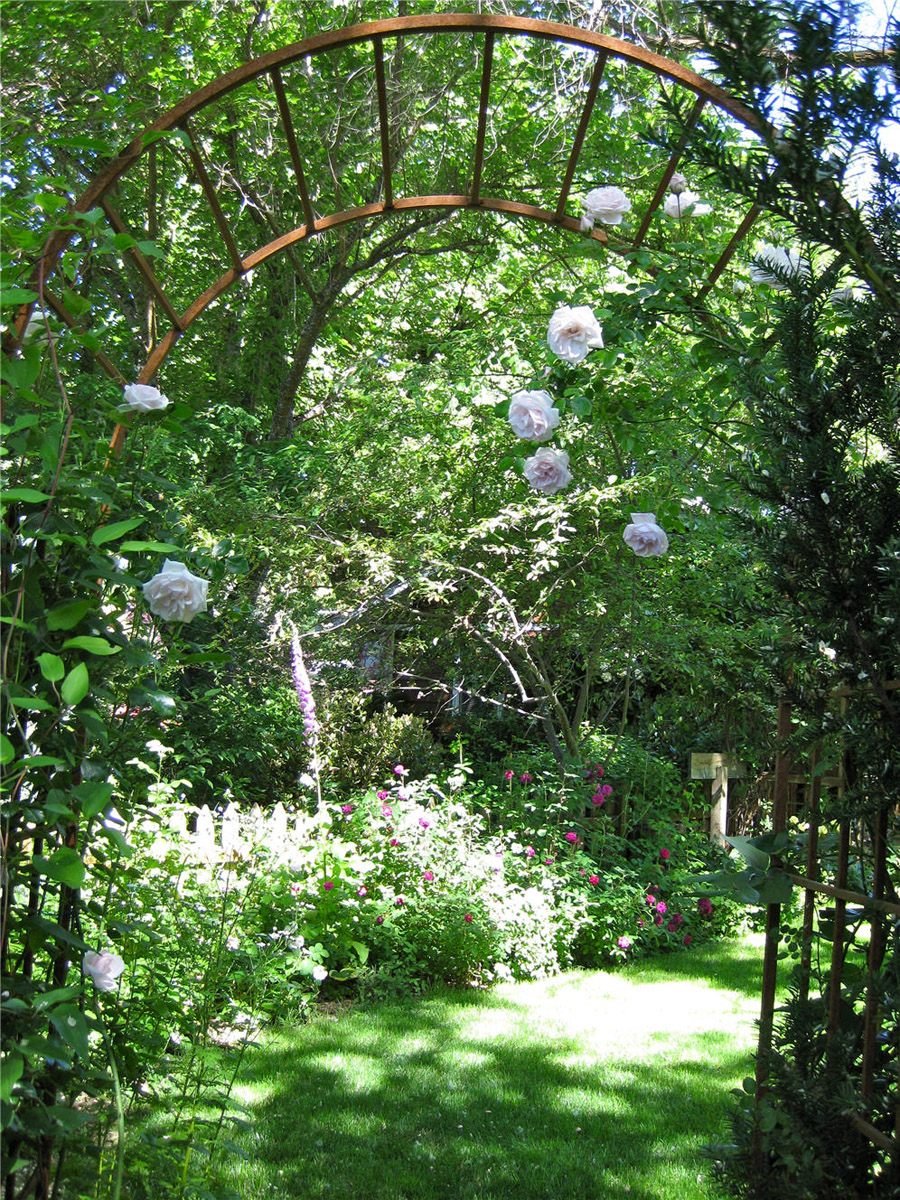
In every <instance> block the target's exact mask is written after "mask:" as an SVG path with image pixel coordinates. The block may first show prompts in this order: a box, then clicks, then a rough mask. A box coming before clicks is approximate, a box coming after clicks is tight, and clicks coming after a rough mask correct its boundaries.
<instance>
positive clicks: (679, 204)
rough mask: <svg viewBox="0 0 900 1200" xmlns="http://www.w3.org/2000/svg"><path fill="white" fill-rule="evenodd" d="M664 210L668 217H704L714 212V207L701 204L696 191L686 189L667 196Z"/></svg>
mask: <svg viewBox="0 0 900 1200" xmlns="http://www.w3.org/2000/svg"><path fill="white" fill-rule="evenodd" d="M664 211H665V214H666V216H667V217H703V216H705V215H706V214H707V213H711V212H712V207H711V206H710V205H709V204H701V202H700V197H699V196H698V195H697V193H696V192H691V191H684V192H679V193H677V194H676V195H672V196H666V203H665V205H664Z"/></svg>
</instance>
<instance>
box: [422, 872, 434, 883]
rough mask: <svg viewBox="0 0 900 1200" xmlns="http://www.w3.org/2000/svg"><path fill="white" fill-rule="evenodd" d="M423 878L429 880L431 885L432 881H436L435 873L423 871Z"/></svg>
mask: <svg viewBox="0 0 900 1200" xmlns="http://www.w3.org/2000/svg"><path fill="white" fill-rule="evenodd" d="M422 878H423V879H427V880H428V881H429V883H430V882H431V880H432V879H434V871H423V872H422Z"/></svg>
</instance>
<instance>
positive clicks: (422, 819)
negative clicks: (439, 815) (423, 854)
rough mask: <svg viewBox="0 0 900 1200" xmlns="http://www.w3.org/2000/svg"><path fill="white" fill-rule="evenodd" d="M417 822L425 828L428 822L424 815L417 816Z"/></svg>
mask: <svg viewBox="0 0 900 1200" xmlns="http://www.w3.org/2000/svg"><path fill="white" fill-rule="evenodd" d="M419 824H420V825H421V826H422V828H423V829H427V828H428V826H429V824H430V822H429V821H426V820H425V818H424V817H419Z"/></svg>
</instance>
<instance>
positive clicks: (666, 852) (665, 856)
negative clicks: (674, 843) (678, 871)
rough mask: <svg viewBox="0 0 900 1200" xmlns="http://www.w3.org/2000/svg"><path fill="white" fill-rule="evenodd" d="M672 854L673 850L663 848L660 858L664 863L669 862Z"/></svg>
mask: <svg viewBox="0 0 900 1200" xmlns="http://www.w3.org/2000/svg"><path fill="white" fill-rule="evenodd" d="M671 853H672V852H671V850H667V849H666V848H665V846H663V848H662V850H660V852H659V857H660V858H661V859H662V860H663V862H668V860H669V855H670V854H671Z"/></svg>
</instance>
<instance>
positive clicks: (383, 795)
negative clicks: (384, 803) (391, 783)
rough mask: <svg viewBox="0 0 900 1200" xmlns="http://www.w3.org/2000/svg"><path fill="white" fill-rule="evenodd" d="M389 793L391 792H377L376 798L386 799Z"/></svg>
mask: <svg viewBox="0 0 900 1200" xmlns="http://www.w3.org/2000/svg"><path fill="white" fill-rule="evenodd" d="M390 794H391V793H390V792H378V799H379V800H387V798H388V796H389V795H390Z"/></svg>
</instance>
